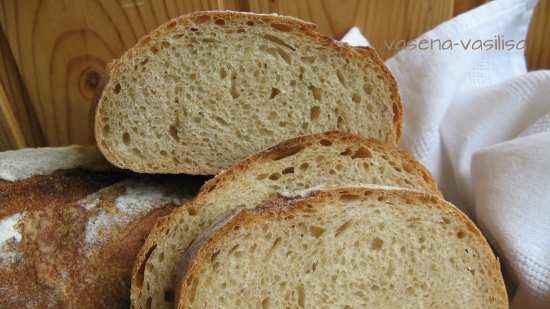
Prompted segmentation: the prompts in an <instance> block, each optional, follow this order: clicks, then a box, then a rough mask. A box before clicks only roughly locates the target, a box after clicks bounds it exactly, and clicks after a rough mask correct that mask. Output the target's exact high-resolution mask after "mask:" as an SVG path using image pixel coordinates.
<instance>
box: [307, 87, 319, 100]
mask: <svg viewBox="0 0 550 309" xmlns="http://www.w3.org/2000/svg"><path fill="white" fill-rule="evenodd" d="M309 90H310V91H311V95H312V96H313V98H314V99H315V100H317V101H319V100H321V88H317V87H315V86H309Z"/></svg>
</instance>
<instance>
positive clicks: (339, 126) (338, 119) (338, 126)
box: [336, 116, 344, 129]
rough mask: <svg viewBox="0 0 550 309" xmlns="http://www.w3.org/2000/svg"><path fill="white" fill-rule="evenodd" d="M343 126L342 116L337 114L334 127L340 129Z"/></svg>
mask: <svg viewBox="0 0 550 309" xmlns="http://www.w3.org/2000/svg"><path fill="white" fill-rule="evenodd" d="M343 126H344V118H342V116H338V118H337V119H336V127H337V128H338V129H342V128H343Z"/></svg>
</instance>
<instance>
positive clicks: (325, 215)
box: [177, 188, 508, 309]
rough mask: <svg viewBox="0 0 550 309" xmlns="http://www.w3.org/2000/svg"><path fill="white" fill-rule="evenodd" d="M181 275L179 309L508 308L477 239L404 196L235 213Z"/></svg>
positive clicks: (459, 219)
mask: <svg viewBox="0 0 550 309" xmlns="http://www.w3.org/2000/svg"><path fill="white" fill-rule="evenodd" d="M183 265H184V266H183V268H182V269H181V272H182V274H183V279H182V284H181V287H180V289H179V292H178V294H177V299H179V301H178V303H177V308H178V309H202V308H227V309H229V308H264V309H265V308H305V309H313V308H315V309H317V308H347V309H349V308H380V309H381V308H387V309H390V308H391V309H393V308H426V309H428V308H433V309H439V308H456V309H459V308H471V309H474V308H475V309H505V308H508V302H507V295H506V290H505V287H504V282H503V278H502V274H501V273H500V267H499V263H498V260H497V259H496V257H495V256H494V255H493V253H492V251H491V248H490V247H489V245H488V243H487V241H486V240H485V238H484V237H483V235H482V234H481V233H480V232H479V230H478V229H477V228H476V227H475V226H474V224H473V223H472V222H471V221H470V220H469V219H468V218H467V217H466V216H465V215H464V214H462V213H461V212H460V211H459V210H458V209H457V208H455V207H454V206H452V205H451V204H449V203H447V202H445V201H443V200H442V199H440V198H438V197H436V196H432V195H427V194H424V193H417V192H411V191H400V190H395V191H394V190H389V191H388V190H373V189H368V188H346V189H335V190H332V191H325V192H317V193H315V194H312V195H311V196H308V197H305V198H299V199H295V200H284V199H279V200H275V201H271V202H267V203H265V204H264V205H262V206H260V207H258V208H255V209H240V210H238V211H237V212H236V213H234V214H232V215H230V216H228V217H226V218H224V219H222V220H221V221H218V223H216V224H214V225H213V226H212V227H210V228H209V229H208V230H206V231H205V232H204V233H203V234H201V236H200V237H199V238H198V239H196V240H195V241H194V243H193V244H192V245H191V247H190V249H189V250H188V251H187V254H186V256H185V260H184V264H183Z"/></svg>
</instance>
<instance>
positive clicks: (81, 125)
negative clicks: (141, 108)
mask: <svg viewBox="0 0 550 309" xmlns="http://www.w3.org/2000/svg"><path fill="white" fill-rule="evenodd" d="M223 8H228V9H235V8H236V2H235V1H226V2H223V1H217V0H208V1H200V0H192V1H189V0H187V1H186V0H177V1H176V0H161V1H158V0H121V1H107V0H72V1H71V0H25V1H19V0H4V1H1V2H0V18H1V25H2V30H3V32H4V33H5V36H6V39H7V42H8V45H9V48H10V49H11V51H12V53H13V55H14V59H15V63H16V64H17V67H18V68H19V72H20V74H21V78H22V81H23V82H24V84H25V86H26V88H27V90H28V95H29V97H30V101H31V102H32V104H31V105H32V109H33V111H34V112H35V113H36V118H37V119H38V122H39V124H40V128H41V130H42V131H43V132H44V135H45V139H46V142H47V144H48V145H64V144H71V143H78V144H90V143H92V142H93V139H92V131H91V126H90V123H89V121H88V119H89V113H90V106H91V101H92V98H93V95H94V92H95V91H96V88H97V87H98V86H99V85H100V84H101V80H100V79H101V78H102V77H103V76H105V74H104V69H105V65H106V64H107V63H108V62H110V61H111V60H112V59H113V58H116V57H118V56H120V54H121V53H122V52H124V51H125V50H126V49H128V48H129V47H131V46H133V45H134V43H135V42H136V41H137V40H138V39H139V38H140V37H142V36H143V35H145V34H146V33H148V32H149V31H151V30H153V29H154V28H155V27H157V26H158V25H160V24H162V23H164V22H165V21H167V20H169V19H171V18H174V17H176V16H179V15H182V14H185V13H188V12H192V11H197V10H209V9H223ZM25 135H26V134H25Z"/></svg>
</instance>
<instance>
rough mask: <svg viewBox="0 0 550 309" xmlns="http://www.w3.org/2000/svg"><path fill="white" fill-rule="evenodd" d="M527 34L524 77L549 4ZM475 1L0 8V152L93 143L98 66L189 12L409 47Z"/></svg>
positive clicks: (159, 0) (545, 49) (98, 2)
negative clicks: (312, 27)
mask: <svg viewBox="0 0 550 309" xmlns="http://www.w3.org/2000/svg"><path fill="white" fill-rule="evenodd" d="M539 1H540V3H539V5H538V7H537V9H536V12H535V16H534V19H533V22H532V24H531V28H530V31H529V38H528V44H527V51H526V52H527V56H528V63H529V68H530V69H539V68H550V40H549V39H550V0H539ZM483 2H484V0H0V26H1V31H0V150H6V149H16V148H22V147H33V146H46V145H52V146H55V145H65V144H71V143H78V144H90V143H92V142H93V140H92V138H91V136H92V132H91V127H90V121H89V117H90V106H91V101H92V98H93V95H94V92H95V90H96V89H97V87H99V85H100V84H101V82H102V78H103V77H104V67H105V64H106V63H108V62H109V61H110V60H111V59H113V58H115V57H118V56H119V55H120V54H121V53H122V52H124V51H125V50H126V49H128V48H129V47H131V46H132V45H133V44H134V43H135V42H136V41H137V40H138V38H140V37H141V36H143V35H144V34H146V33H148V32H149V31H151V30H152V29H154V28H155V27H157V26H158V25H160V24H162V23H164V22H165V21H166V20H168V19H171V18H173V17H176V16H178V15H182V14H185V13H189V12H192V11H196V10H209V9H230V10H242V11H253V12H277V13H279V14H284V15H293V16H296V17H299V18H302V19H305V20H310V21H313V22H315V23H317V24H318V25H319V29H320V31H321V32H323V33H326V34H329V35H331V36H333V37H335V38H340V37H341V36H342V35H343V34H344V33H345V32H346V31H347V30H348V29H349V28H350V27H351V26H353V25H357V26H359V27H360V28H361V29H362V30H363V32H364V33H365V34H366V36H367V37H368V38H369V40H370V41H371V43H372V44H373V45H374V47H375V48H377V49H378V51H379V53H380V54H381V56H382V57H383V58H387V57H389V56H391V55H392V51H390V50H387V49H385V48H384V45H383V44H382V42H383V40H391V39H396V40H397V39H405V40H410V39H414V38H415V37H416V36H417V35H419V34H421V33H423V32H425V31H427V30H429V29H431V28H433V27H434V26H436V25H438V24H439V23H441V22H443V21H445V20H447V19H449V18H452V17H453V16H454V15H456V14H459V13H462V12H464V11H467V10H469V9H472V8H473V7H475V6H477V5H480V4H482V3H483Z"/></svg>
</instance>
